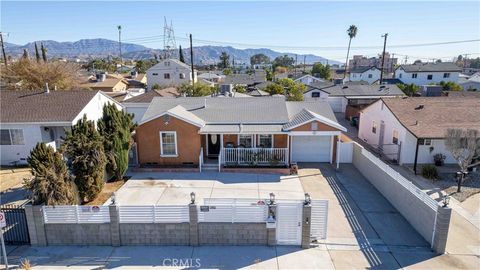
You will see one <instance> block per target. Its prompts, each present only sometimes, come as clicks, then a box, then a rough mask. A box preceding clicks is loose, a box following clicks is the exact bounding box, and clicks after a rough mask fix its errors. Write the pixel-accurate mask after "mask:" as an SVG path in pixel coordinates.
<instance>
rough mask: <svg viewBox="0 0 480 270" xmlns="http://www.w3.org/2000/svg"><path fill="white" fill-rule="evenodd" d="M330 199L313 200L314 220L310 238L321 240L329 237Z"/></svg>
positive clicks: (311, 225)
mask: <svg viewBox="0 0 480 270" xmlns="http://www.w3.org/2000/svg"><path fill="white" fill-rule="evenodd" d="M327 221H328V200H312V221H311V224H310V238H311V239H312V240H320V239H326V238H327Z"/></svg>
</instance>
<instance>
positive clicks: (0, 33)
mask: <svg viewBox="0 0 480 270" xmlns="http://www.w3.org/2000/svg"><path fill="white" fill-rule="evenodd" d="M0 42H1V43H2V53H3V61H4V63H5V66H7V55H6V54H5V45H4V44H3V33H2V32H0Z"/></svg>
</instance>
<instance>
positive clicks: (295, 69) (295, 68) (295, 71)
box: [293, 54, 298, 78]
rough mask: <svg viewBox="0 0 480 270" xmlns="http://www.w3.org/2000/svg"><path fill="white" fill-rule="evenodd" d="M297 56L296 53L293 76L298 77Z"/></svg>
mask: <svg viewBox="0 0 480 270" xmlns="http://www.w3.org/2000/svg"><path fill="white" fill-rule="evenodd" d="M297 56H298V55H296V54H295V66H294V67H293V68H294V71H293V77H294V78H296V77H297Z"/></svg>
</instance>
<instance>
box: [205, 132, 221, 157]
mask: <svg viewBox="0 0 480 270" xmlns="http://www.w3.org/2000/svg"><path fill="white" fill-rule="evenodd" d="M207 147H208V153H207V154H208V156H209V157H218V154H219V153H220V135H218V134H208V135H207Z"/></svg>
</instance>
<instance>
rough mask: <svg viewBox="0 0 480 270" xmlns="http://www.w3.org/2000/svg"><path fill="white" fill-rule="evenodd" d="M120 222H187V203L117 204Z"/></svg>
mask: <svg viewBox="0 0 480 270" xmlns="http://www.w3.org/2000/svg"><path fill="white" fill-rule="evenodd" d="M118 210H119V216H120V223H182V222H189V221H190V215H189V210H188V206H187V205H139V206H134V205H124V206H119V207H118Z"/></svg>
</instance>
